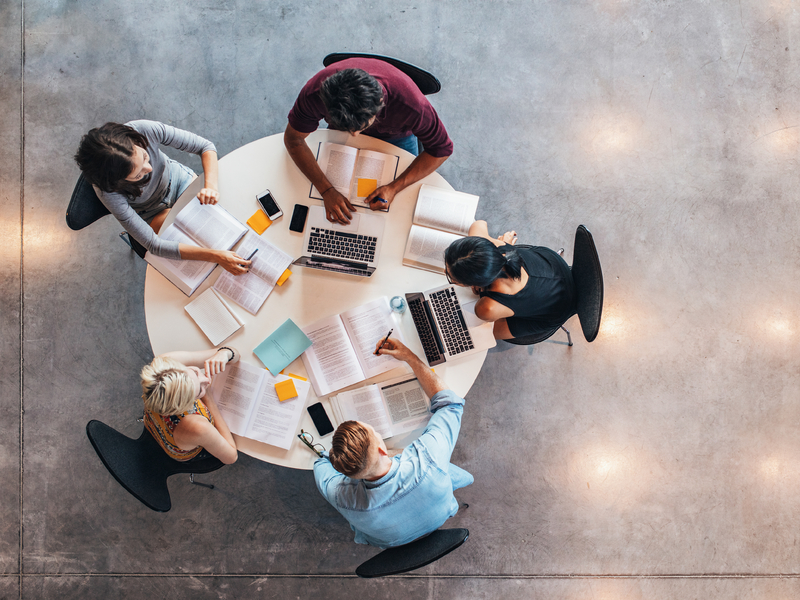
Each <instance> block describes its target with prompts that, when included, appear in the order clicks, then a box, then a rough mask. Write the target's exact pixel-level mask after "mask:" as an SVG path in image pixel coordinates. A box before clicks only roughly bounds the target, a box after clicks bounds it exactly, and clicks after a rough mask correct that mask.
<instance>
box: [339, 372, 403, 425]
mask: <svg viewBox="0 0 800 600" xmlns="http://www.w3.org/2000/svg"><path fill="white" fill-rule="evenodd" d="M336 398H337V402H338V404H339V409H340V411H341V415H342V420H343V421H363V422H364V423H369V424H370V425H372V427H373V428H374V429H375V431H376V432H377V434H378V435H380V436H381V437H383V438H388V437H392V425H391V422H390V421H389V415H388V414H386V409H385V408H384V406H383V398H382V397H381V391H380V389H379V388H378V386H377V385H368V386H366V387H362V388H358V389H357V390H351V391H349V392H342V393H341V394H339V395H338V396H337V397H336Z"/></svg>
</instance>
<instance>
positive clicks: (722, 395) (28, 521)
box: [0, 0, 800, 600]
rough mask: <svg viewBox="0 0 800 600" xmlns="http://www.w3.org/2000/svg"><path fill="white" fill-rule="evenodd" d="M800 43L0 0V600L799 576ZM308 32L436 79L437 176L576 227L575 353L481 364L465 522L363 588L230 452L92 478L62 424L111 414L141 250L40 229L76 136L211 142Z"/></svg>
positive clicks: (587, 20)
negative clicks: (222, 461) (198, 469)
mask: <svg viewBox="0 0 800 600" xmlns="http://www.w3.org/2000/svg"><path fill="white" fill-rule="evenodd" d="M798 32H800V2H793V1H790V0H741V1H740V2H707V1H700V0H696V1H692V2H671V1H669V0H655V1H646V0H627V1H623V0H597V1H595V2H586V1H581V0H560V1H557V2H543V1H539V0H524V1H523V0H509V1H503V2H500V1H498V2H492V3H489V2H477V1H473V0H451V1H442V0H421V1H420V2H416V3H403V2H399V3H391V5H390V4H389V3H384V2H361V1H358V0H342V1H340V2H336V3H332V2H329V1H327V0H306V1H303V2H299V1H296V0H287V1H286V2H283V3H274V2H252V1H245V0H191V1H190V0H172V1H171V2H165V3H161V2H158V3H154V2H144V1H142V0H129V1H127V2H102V1H96V0H95V1H90V0H48V1H44V0H6V1H4V2H2V3H0V69H1V70H2V85H0V140H2V149H3V150H2V160H0V239H2V242H0V253H1V254H0V256H2V260H1V261H0V284H1V285H0V300H1V301H2V312H0V333H1V334H2V338H3V340H4V345H3V352H2V360H0V411H2V413H1V414H2V422H3V423H5V427H4V430H3V434H4V435H3V436H2V437H1V438H0V481H2V482H3V483H2V486H1V487H0V505H2V506H3V508H4V510H3V511H2V513H1V514H0V573H2V575H0V598H17V597H19V598H25V599H28V598H31V599H33V598H81V599H94V598H162V597H167V596H169V597H170V598H175V599H176V600H182V599H193V600H194V599H206V598H224V599H229V598H281V599H282V598H290V597H293V598H301V597H302V598H315V597H316V598H319V597H324V598H331V599H334V600H335V599H338V598H351V597H354V596H355V595H358V597H361V598H390V599H391V598H403V599H406V598H442V599H444V598H505V597H519V598H542V599H556V600H560V599H564V600H567V599H569V600H583V599H586V600H589V599H594V600H597V599H602V600H612V599H613V600H617V599H619V600H639V599H648V600H650V599H661V598H663V599H681V600H682V599H689V598H715V599H716V598H740V599H751V598H753V599H767V598H769V599H771V600H773V599H790V598H798V597H800V566H798V534H797V530H798V528H797V525H798V514H799V509H800V506H798V504H800V461H799V460H798V458H800V437H798V419H800V402H798V401H797V400H798V393H797V389H798V384H800V374H799V373H798V368H797V358H796V357H797V356H798V350H800V320H799V319H798V316H797V315H798V314H799V313H800V311H799V310H798V309H799V308H800V307H798V291H800V277H799V275H800V264H798V258H797V256H798V251H799V250H800V242H798V237H797V236H796V223H797V222H798V208H797V202H796V195H797V193H798V189H799V188H800V173H798V168H797V167H798V150H800V108H798V107H800V97H799V96H800V89H799V88H798V86H797V84H796V80H797V73H798V66H799V65H798V63H799V62H800V34H798ZM339 50H352V51H373V52H377V53H382V54H388V55H394V56H398V57H401V58H404V59H406V60H408V61H410V62H413V63H416V64H419V65H421V66H424V67H427V68H428V69H430V70H431V71H432V72H433V73H435V74H436V75H437V76H438V77H439V78H440V80H441V81H442V84H443V90H442V92H441V93H439V94H438V95H436V96H434V97H433V98H432V101H433V103H434V105H435V106H436V108H437V110H438V111H439V112H440V115H441V116H442V118H443V119H444V121H445V123H446V125H447V128H448V130H449V132H450V134H451V136H452V138H453V140H454V142H455V145H456V152H455V154H454V156H453V157H452V158H451V159H450V160H449V161H448V162H447V163H446V164H445V165H444V166H443V167H442V169H441V173H442V175H444V177H445V178H446V179H447V180H448V181H450V182H451V183H452V184H453V185H454V186H455V188H456V189H460V190H464V191H467V192H471V193H475V194H479V195H480V196H481V204H480V207H479V217H481V218H485V219H487V220H489V222H490V225H491V230H492V231H495V232H498V233H500V232H502V231H504V230H506V229H516V230H517V231H518V232H519V234H520V237H521V240H522V241H523V242H528V243H535V244H540V245H546V246H551V247H555V248H558V247H560V246H564V247H566V248H567V259H568V262H571V258H572V239H573V232H574V230H575V227H576V226H577V225H578V224H579V223H584V224H586V225H587V227H588V228H589V229H590V230H591V231H592V232H593V234H594V237H595V241H596V243H597V247H598V249H599V253H600V257H601V261H602V264H603V269H604V274H605V284H606V300H605V307H604V311H605V312H604V324H603V328H602V329H601V332H600V335H599V337H598V339H597V340H596V341H595V342H594V343H592V344H591V345H589V344H586V343H585V341H583V339H582V337H581V335H580V333H579V329H580V328H579V325H578V323H577V320H576V319H573V321H572V322H571V328H572V331H573V334H574V335H573V337H574V338H575V340H576V343H575V346H574V347H573V348H567V347H566V346H564V345H561V344H558V343H544V344H540V345H537V346H533V347H530V348H523V347H511V346H508V345H499V346H498V347H497V348H496V349H495V350H494V351H493V352H491V353H490V354H489V356H488V358H487V360H486V363H485V365H484V368H483V370H482V372H481V373H480V375H479V377H478V379H477V382H476V384H475V386H474V387H473V388H472V391H471V392H470V393H469V395H468V397H467V400H468V402H467V408H466V412H465V416H464V424H463V429H462V434H461V438H460V440H459V444H458V446H457V448H456V451H455V455H454V462H456V463H457V464H459V465H461V466H463V467H465V468H467V469H468V470H469V471H471V472H472V473H473V474H474V475H475V484H474V485H472V486H471V487H469V488H466V489H465V490H463V491H462V492H461V493H460V495H459V497H460V499H461V500H462V501H464V502H468V503H469V504H470V507H469V509H468V510H466V511H462V512H461V513H459V515H458V516H457V517H456V518H455V519H453V520H452V524H453V525H458V526H464V527H468V528H469V529H470V532H471V537H470V539H469V541H468V542H467V544H466V545H465V546H463V547H462V548H461V549H459V550H458V551H456V552H455V553H453V554H451V555H450V556H448V557H447V558H445V559H443V560H441V561H440V562H438V563H435V564H433V565H431V566H430V567H428V568H426V569H424V570H421V571H418V572H417V573H415V574H414V575H413V576H406V577H400V578H393V579H387V580H381V581H363V580H358V579H356V578H355V576H354V575H353V570H354V568H355V566H356V565H357V564H359V562H361V561H362V560H364V559H366V558H367V557H369V556H371V555H372V554H373V553H374V550H373V549H370V548H367V547H362V546H357V545H356V544H354V543H353V542H352V535H351V533H350V531H349V528H348V527H347V525H346V524H345V522H344V521H343V520H342V519H341V518H340V517H339V516H338V514H337V513H335V512H334V511H333V509H331V508H330V507H329V506H328V505H327V504H326V503H325V502H324V501H323V500H322V498H321V497H319V496H318V494H317V492H316V489H315V487H314V484H313V481H312V477H311V475H310V474H309V473H307V472H297V471H291V470H287V469H282V468H278V467H273V466H271V465H268V464H264V463H261V462H258V461H256V460H254V459H251V458H249V457H247V456H242V457H241V459H240V460H239V462H238V463H237V464H236V465H234V466H232V467H229V468H226V469H223V470H221V471H218V472H217V473H214V474H212V475H208V476H206V478H207V479H208V480H211V481H213V483H215V484H216V485H217V489H216V490H215V491H213V492H210V491H208V490H206V489H202V488H196V487H193V486H191V487H190V485H189V483H188V481H187V480H185V479H184V478H174V480H173V481H172V482H171V492H172V497H173V506H174V508H173V510H172V511H171V512H170V513H167V514H157V513H154V512H151V511H149V510H148V509H146V508H144V507H143V506H141V505H140V504H139V503H137V502H136V501H135V500H133V499H132V498H131V497H130V496H129V495H128V494H127V493H126V492H124V491H123V490H122V489H121V488H120V487H119V486H118V485H117V484H116V483H115V482H114V481H113V480H112V479H111V478H110V477H109V475H108V474H107V473H106V471H105V469H104V468H103V467H102V465H101V463H100V462H99V460H98V459H97V457H96V456H95V454H94V452H93V450H92V448H91V446H90V445H89V443H88V441H87V439H86V436H85V434H84V426H85V424H86V422H87V421H89V420H90V419H92V418H99V419H101V420H103V421H105V422H107V423H109V424H111V425H113V426H115V427H117V428H119V429H121V430H123V431H125V432H126V433H128V434H129V435H135V434H137V433H138V431H139V429H140V425H138V424H137V423H136V422H135V418H136V416H137V415H138V414H140V411H141V404H140V403H139V401H138V393H139V392H138V381H137V373H138V370H139V368H140V367H141V365H142V364H144V363H145V362H147V361H149V360H150V358H151V350H150V346H149V342H148V338H147V332H146V329H145V321H144V312H143V304H142V302H143V299H142V289H143V281H144V273H145V267H144V264H143V262H142V261H140V260H138V259H137V258H136V257H135V256H134V255H133V254H132V253H131V252H130V251H129V250H128V249H127V247H126V246H125V245H123V244H122V243H121V242H120V241H119V240H117V239H116V235H117V233H118V231H119V226H118V225H117V224H116V223H115V222H114V221H113V220H112V219H111V218H106V219H104V220H103V221H101V222H98V223H96V224H94V225H92V226H91V228H89V229H87V230H84V231H82V232H79V233H76V232H72V231H70V230H68V229H67V227H66V225H65V223H64V213H65V209H66V206H67V202H68V199H69V196H70V193H71V190H72V187H73V185H74V182H75V180H76V178H77V175H78V169H77V167H76V166H75V164H74V163H73V161H72V159H71V156H72V154H73V153H74V151H75V149H76V147H77V143H78V140H79V139H80V136H81V135H82V134H83V133H85V132H86V131H87V130H88V129H89V128H91V127H94V126H97V125H99V124H102V123H103V122H105V121H107V120H117V121H125V120H128V119H133V118H152V119H159V120H163V121H166V122H168V123H172V124H174V125H176V126H179V127H182V128H185V129H189V130H191V131H195V132H198V133H200V134H202V135H204V136H206V137H208V138H210V139H212V140H214V142H215V143H216V144H217V147H218V148H219V150H220V153H221V155H225V154H226V153H228V152H230V151H232V150H233V149H235V148H237V147H239V146H240V145H242V144H244V143H247V142H250V141H252V140H255V139H258V138H260V137H263V136H266V135H270V134H272V133H275V132H278V131H282V130H283V128H284V127H285V123H286V114H287V112H288V110H289V108H290V106H291V104H292V102H293V100H294V98H295V96H296V94H297V91H298V90H299V89H300V87H301V86H302V84H303V83H304V82H305V81H306V79H307V78H308V77H309V76H311V75H312V74H313V73H315V72H316V71H317V70H318V69H319V68H320V66H321V59H322V57H323V56H324V55H325V54H327V53H328V52H331V51H339ZM188 163H189V164H190V165H191V166H192V167H194V168H196V169H198V168H199V161H198V160H194V159H192V160H189V161H188ZM557 339H558V340H560V339H561V338H559V337H558V336H557Z"/></svg>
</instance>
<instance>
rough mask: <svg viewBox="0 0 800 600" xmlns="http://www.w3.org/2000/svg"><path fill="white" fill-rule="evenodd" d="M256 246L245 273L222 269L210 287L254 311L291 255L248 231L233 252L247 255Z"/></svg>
mask: <svg viewBox="0 0 800 600" xmlns="http://www.w3.org/2000/svg"><path fill="white" fill-rule="evenodd" d="M256 248H258V252H256V254H255V256H253V259H252V260H253V263H252V266H251V268H250V272H249V273H244V274H243V275H233V274H232V273H229V272H228V271H225V272H223V273H222V275H220V276H219V277H218V278H217V281H216V282H215V283H214V289H215V290H217V291H218V292H222V293H223V294H225V295H226V296H228V297H229V298H230V299H231V300H233V301H234V302H236V303H237V304H239V305H240V306H242V307H243V308H244V309H245V310H246V311H247V312H249V313H251V314H253V315H254V314H256V313H257V312H258V309H260V308H261V305H262V304H264V301H265V300H266V299H267V296H269V294H270V292H272V290H273V288H274V287H275V283H276V282H277V281H278V279H279V278H280V276H281V275H283V272H284V271H285V270H286V268H287V267H288V266H289V265H290V264H291V262H292V257H291V256H289V255H288V254H286V253H285V252H284V251H283V250H280V249H279V248H277V247H276V246H273V245H272V244H270V243H269V242H267V241H266V240H262V239H261V238H260V237H259V236H257V235H256V234H255V233H252V232H251V233H248V234H247V236H246V237H245V238H244V241H243V242H242V243H241V245H240V246H239V248H238V249H237V250H236V253H237V254H238V255H239V256H242V257H245V258H247V257H248V256H250V255H251V254H252V253H253V250H255V249H256Z"/></svg>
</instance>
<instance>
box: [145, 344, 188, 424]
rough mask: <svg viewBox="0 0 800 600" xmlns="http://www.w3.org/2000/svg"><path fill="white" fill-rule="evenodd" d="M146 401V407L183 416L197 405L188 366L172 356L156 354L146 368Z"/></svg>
mask: <svg viewBox="0 0 800 600" xmlns="http://www.w3.org/2000/svg"><path fill="white" fill-rule="evenodd" d="M141 377H142V400H143V401H144V407H145V409H146V410H148V411H150V412H153V413H157V414H159V415H179V414H181V413H184V412H186V411H187V410H189V409H191V408H192V406H193V405H194V401H195V400H196V399H197V398H195V384H194V381H192V380H191V379H190V378H189V376H188V375H187V374H186V367H185V366H184V365H182V364H181V363H179V362H178V361H177V360H174V359H172V358H166V357H163V356H156V357H155V358H154V359H153V362H151V363H150V364H149V365H145V366H144V367H143V368H142V373H141Z"/></svg>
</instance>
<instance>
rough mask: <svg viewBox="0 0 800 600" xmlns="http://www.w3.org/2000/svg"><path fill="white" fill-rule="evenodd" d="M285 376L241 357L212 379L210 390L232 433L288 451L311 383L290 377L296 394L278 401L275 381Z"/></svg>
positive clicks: (282, 379) (283, 378)
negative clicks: (249, 362) (275, 374)
mask: <svg viewBox="0 0 800 600" xmlns="http://www.w3.org/2000/svg"><path fill="white" fill-rule="evenodd" d="M286 379H289V377H288V376H286V375H278V376H277V377H273V376H272V375H271V374H270V372H269V371H267V370H266V369H259V368H258V367H255V366H253V365H251V364H248V363H246V362H244V361H241V360H240V361H239V362H238V363H235V364H231V365H228V366H227V367H226V369H225V370H224V371H223V372H222V373H220V374H219V375H217V376H216V377H215V378H214V382H213V383H212V384H211V387H210V388H209V393H210V394H211V396H212V397H213V398H214V400H216V402H217V406H218V407H219V411H220V412H221V413H222V416H223V417H225V422H226V423H227V424H228V427H229V428H230V430H231V431H232V432H233V433H235V434H236V435H241V436H242V437H246V438H250V439H252V440H256V441H258V442H264V443H265V444H270V445H271V446H277V447H278V448H284V449H286V450H288V449H289V448H290V447H291V445H292V442H294V436H295V434H296V433H297V427H298V425H299V424H300V417H302V416H303V408H305V405H306V397H307V396H308V390H309V388H310V387H311V386H310V385H309V383H308V382H307V381H303V380H302V379H296V378H292V380H293V381H294V386H295V389H297V397H296V398H292V399H290V400H284V401H283V402H281V401H280V400H278V394H277V392H276V391H275V384H276V383H278V382H280V381H284V380H286Z"/></svg>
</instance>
